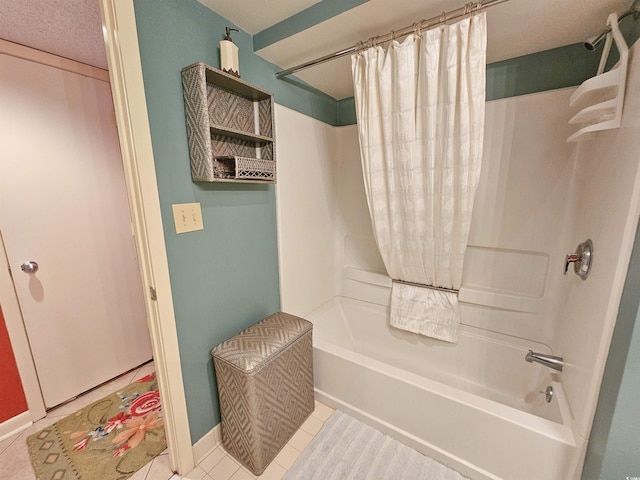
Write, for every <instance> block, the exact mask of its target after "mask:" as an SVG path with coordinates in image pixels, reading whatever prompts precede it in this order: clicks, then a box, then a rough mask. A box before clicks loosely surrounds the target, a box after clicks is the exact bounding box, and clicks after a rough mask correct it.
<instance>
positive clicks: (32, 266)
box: [20, 261, 38, 273]
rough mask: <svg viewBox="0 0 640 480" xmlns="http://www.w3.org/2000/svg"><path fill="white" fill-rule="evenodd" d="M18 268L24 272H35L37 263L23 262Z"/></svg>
mask: <svg viewBox="0 0 640 480" xmlns="http://www.w3.org/2000/svg"><path fill="white" fill-rule="evenodd" d="M20 269H21V270H22V271H23V272H25V273H35V272H37V271H38V264H37V263H36V262H34V261H29V262H24V263H23V264H22V265H20Z"/></svg>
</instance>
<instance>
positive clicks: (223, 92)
mask: <svg viewBox="0 0 640 480" xmlns="http://www.w3.org/2000/svg"><path fill="white" fill-rule="evenodd" d="M182 89H183V93H184V110H185V117H186V123H187V138H188V140H189V156H190V158H191V178H192V180H193V181H194V182H241V183H254V182H255V183H275V182H276V159H275V132H274V116H273V110H274V109H273V95H272V94H271V93H269V92H266V91H264V90H261V89H259V88H257V87H255V86H253V85H251V84H249V83H247V82H245V81H243V80H240V79H239V78H236V77H234V76H232V75H229V74H227V73H225V72H223V71H221V70H218V69H216V68H213V67H210V66H209V65H206V64H204V63H202V62H198V63H194V64H193V65H189V66H188V67H185V68H183V69H182Z"/></svg>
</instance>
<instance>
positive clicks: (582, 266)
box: [564, 239, 593, 280]
mask: <svg viewBox="0 0 640 480" xmlns="http://www.w3.org/2000/svg"><path fill="white" fill-rule="evenodd" d="M570 263H573V269H574V271H575V272H576V275H578V276H579V277H580V278H582V279H583V280H584V279H586V278H587V277H588V276H589V270H590V269H591V264H592V263H593V242H592V241H591V239H587V240H585V241H584V242H582V243H581V244H579V245H578V248H576V252H575V253H567V258H566V260H565V262H564V274H565V275H566V274H567V272H568V271H569V264H570Z"/></svg>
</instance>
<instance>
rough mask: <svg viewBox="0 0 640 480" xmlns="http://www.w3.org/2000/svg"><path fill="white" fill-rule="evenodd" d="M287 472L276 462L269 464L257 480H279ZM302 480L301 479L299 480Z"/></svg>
mask: <svg viewBox="0 0 640 480" xmlns="http://www.w3.org/2000/svg"><path fill="white" fill-rule="evenodd" d="M286 473H287V471H286V470H285V469H284V468H283V467H282V466H280V465H278V464H277V463H276V462H271V464H270V465H269V466H268V467H267V468H266V469H265V471H264V472H263V473H262V475H260V476H259V477H258V479H259V480H281V479H282V477H284V475H285V474H286ZM301 480H302V479H301Z"/></svg>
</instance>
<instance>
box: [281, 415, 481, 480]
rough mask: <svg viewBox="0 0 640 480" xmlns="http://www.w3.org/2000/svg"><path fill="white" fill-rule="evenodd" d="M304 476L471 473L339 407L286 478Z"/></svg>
mask: <svg viewBox="0 0 640 480" xmlns="http://www.w3.org/2000/svg"><path fill="white" fill-rule="evenodd" d="M301 479H304V480H365V479H366V480H383V479H389V480H463V479H467V477H465V476H463V475H461V474H460V473H458V472H456V471H454V470H451V469H450V468H447V467H446V466H444V465H442V464H441V463H439V462H436V461H435V460H434V459H432V458H429V457H425V456H424V455H422V454H420V453H418V452H416V451H415V450H413V449H411V448H409V447H407V446H406V445H403V444H401V443H400V442H398V441H396V440H394V439H392V438H391V437H389V436H388V435H385V434H383V433H382V432H379V431H378V430H375V429H374V428H371V427H369V426H368V425H365V424H364V423H362V422H360V421H358V420H356V419H355V418H353V417H350V416H349V415H346V414H344V413H342V412H340V411H336V412H334V413H333V414H332V415H331V417H329V419H328V420H327V421H326V422H325V424H324V426H323V427H322V429H321V430H320V432H318V434H317V435H316V436H315V438H314V439H313V440H312V441H311V443H310V444H309V445H308V446H307V448H305V449H304V451H303V452H302V453H301V454H300V456H299V457H298V459H297V460H296V462H295V463H294V464H293V466H292V467H291V469H289V471H288V472H287V474H286V475H285V476H284V479H283V480H301ZM467 480H468V479H467Z"/></svg>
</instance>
